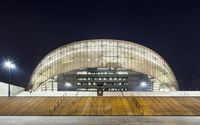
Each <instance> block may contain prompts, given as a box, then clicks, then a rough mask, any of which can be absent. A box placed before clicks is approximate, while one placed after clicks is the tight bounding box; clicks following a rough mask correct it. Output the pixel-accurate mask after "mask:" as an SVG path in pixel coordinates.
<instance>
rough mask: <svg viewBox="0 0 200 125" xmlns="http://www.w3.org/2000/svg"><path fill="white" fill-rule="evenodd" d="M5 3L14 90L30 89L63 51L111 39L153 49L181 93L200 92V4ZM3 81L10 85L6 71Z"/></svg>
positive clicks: (3, 22) (0, 20)
mask: <svg viewBox="0 0 200 125" xmlns="http://www.w3.org/2000/svg"><path fill="white" fill-rule="evenodd" d="M5 1H7V2H2V1H1V2H0V62H1V64H2V63H3V59H4V58H10V57H11V58H13V59H14V60H15V63H16V64H17V70H15V71H14V72H12V74H11V75H12V77H11V81H12V83H13V84H16V85H20V86H24V87H26V86H27V85H28V82H29V79H30V76H31V73H32V71H33V70H34V68H35V66H36V65H37V64H38V62H39V61H40V60H41V59H42V58H43V57H44V56H45V55H46V54H47V53H48V52H50V51H52V50H54V49H56V48H57V47H59V46H62V45H64V44H67V43H70V42H74V41H77V40H85V39H94V38H95V39H98V38H111V39H121V40H128V41H133V42H136V43H139V44H142V45H144V46H147V47H149V48H151V49H152V50H154V51H156V52H157V53H159V54H160V55H161V56H162V57H163V58H164V59H165V60H166V61H167V62H168V63H169V65H170V66H171V68H172V70H173V71H174V73H175V76H176V77H177V80H178V83H179V87H180V89H181V90H183V89H184V90H189V89H190V90H196V89H200V1H199V0H187V1H186V0H146V1H144V0H135V1H134V0H130V1H126V0H121V2H117V0H115V1H109V0H107V1H103V0H98V1H95V0H93V1H86V0H82V2H80V1H78V0H77V1H76V0H65V1H59V0H55V1H51V2H50V1H49V0H46V1H44V0H38V1H37V0H34V1H32V2H31V1H30V0H26V1H20V0H13V1H12V0H5ZM108 1H109V2H108ZM0 81H3V82H8V74H7V72H6V70H5V69H3V67H2V65H1V68H0Z"/></svg>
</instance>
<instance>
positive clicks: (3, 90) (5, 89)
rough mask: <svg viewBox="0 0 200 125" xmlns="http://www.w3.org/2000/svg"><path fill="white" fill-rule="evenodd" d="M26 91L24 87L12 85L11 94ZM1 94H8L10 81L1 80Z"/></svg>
mask: <svg viewBox="0 0 200 125" xmlns="http://www.w3.org/2000/svg"><path fill="white" fill-rule="evenodd" d="M22 91H24V88H22V87H19V86H15V85H10V95H11V96H15V95H18V94H19V93H21V92H22ZM0 96H8V83H4V82H0Z"/></svg>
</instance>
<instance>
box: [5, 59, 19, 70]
mask: <svg viewBox="0 0 200 125" xmlns="http://www.w3.org/2000/svg"><path fill="white" fill-rule="evenodd" d="M3 65H4V67H5V68H7V69H9V70H10V69H15V68H16V66H15V64H14V63H13V62H12V61H10V60H6V61H5V62H4V64H3Z"/></svg>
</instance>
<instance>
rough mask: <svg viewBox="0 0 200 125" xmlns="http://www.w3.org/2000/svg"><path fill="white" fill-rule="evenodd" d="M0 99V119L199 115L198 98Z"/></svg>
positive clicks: (199, 99)
mask: <svg viewBox="0 0 200 125" xmlns="http://www.w3.org/2000/svg"><path fill="white" fill-rule="evenodd" d="M135 98H136V99H137V102H138V103H139V105H140V106H141V107H142V111H143V112H141V110H140V109H139V108H138V105H137V104H136V102H135V101H134V100H133V98H132V97H64V98H63V100H62V101H61V103H60V104H59V106H57V108H56V109H55V110H53V111H52V112H51V113H49V111H50V109H51V108H52V106H53V105H55V104H56V102H57V101H59V100H60V99H61V97H11V98H7V97H0V115H4V116H6V115H23V116H25V115H39V116H40V115H47V116H48V115H68V116H85V115H87V116H128V115H142V114H143V115H189V116H190V115H200V97H135Z"/></svg>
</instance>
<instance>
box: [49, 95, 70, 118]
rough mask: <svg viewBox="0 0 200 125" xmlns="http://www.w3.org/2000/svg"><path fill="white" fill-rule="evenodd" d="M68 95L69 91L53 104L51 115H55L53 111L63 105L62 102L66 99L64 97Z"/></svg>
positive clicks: (50, 110)
mask: <svg viewBox="0 0 200 125" xmlns="http://www.w3.org/2000/svg"><path fill="white" fill-rule="evenodd" d="M65 96H67V93H64V94H63V96H62V97H60V98H59V99H58V100H57V101H56V103H55V104H54V105H52V106H51V107H50V109H49V115H53V113H54V112H55V111H56V109H58V108H59V107H60V105H61V103H62V102H63V100H64V97H65Z"/></svg>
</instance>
